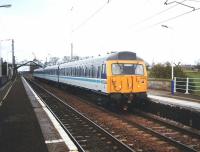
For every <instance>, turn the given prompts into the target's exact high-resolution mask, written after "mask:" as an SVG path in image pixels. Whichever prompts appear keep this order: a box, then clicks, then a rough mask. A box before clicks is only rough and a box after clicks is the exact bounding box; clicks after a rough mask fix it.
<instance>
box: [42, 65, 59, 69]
mask: <svg viewBox="0 0 200 152" xmlns="http://www.w3.org/2000/svg"><path fill="white" fill-rule="evenodd" d="M58 66H59V65H51V66H47V67H46V68H44V70H48V69H58Z"/></svg>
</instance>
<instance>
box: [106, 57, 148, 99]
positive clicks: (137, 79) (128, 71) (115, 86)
mask: <svg viewBox="0 0 200 152" xmlns="http://www.w3.org/2000/svg"><path fill="white" fill-rule="evenodd" d="M107 67H108V68H107V85H108V86H107V91H108V93H109V94H111V95H112V96H113V97H117V98H118V97H120V98H121V96H122V95H123V96H126V97H127V99H128V101H129V102H130V101H131V100H134V97H135V96H136V95H139V94H145V95H146V92H147V71H146V66H145V64H144V61H142V60H110V61H107Z"/></svg>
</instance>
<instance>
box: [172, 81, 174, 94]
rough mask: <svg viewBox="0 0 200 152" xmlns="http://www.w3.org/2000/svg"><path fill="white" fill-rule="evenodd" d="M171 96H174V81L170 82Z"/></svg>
mask: <svg viewBox="0 0 200 152" xmlns="http://www.w3.org/2000/svg"><path fill="white" fill-rule="evenodd" d="M171 94H172V95H174V80H172V81H171Z"/></svg>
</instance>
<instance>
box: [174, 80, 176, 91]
mask: <svg viewBox="0 0 200 152" xmlns="http://www.w3.org/2000/svg"><path fill="white" fill-rule="evenodd" d="M174 92H176V77H174Z"/></svg>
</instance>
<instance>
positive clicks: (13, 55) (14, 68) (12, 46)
mask: <svg viewBox="0 0 200 152" xmlns="http://www.w3.org/2000/svg"><path fill="white" fill-rule="evenodd" d="M0 41H11V48H12V69H13V76H15V74H16V65H15V51H14V49H15V48H14V46H15V44H14V43H15V41H14V39H5V40H0Z"/></svg>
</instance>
